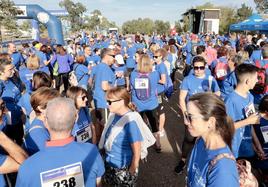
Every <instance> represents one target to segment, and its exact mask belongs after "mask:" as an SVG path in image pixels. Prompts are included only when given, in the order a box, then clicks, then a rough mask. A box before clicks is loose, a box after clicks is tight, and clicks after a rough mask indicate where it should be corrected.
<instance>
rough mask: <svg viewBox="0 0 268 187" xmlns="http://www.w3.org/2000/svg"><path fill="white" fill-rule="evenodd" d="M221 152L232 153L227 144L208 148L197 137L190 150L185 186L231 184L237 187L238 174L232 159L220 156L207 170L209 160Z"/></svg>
mask: <svg viewBox="0 0 268 187" xmlns="http://www.w3.org/2000/svg"><path fill="white" fill-rule="evenodd" d="M222 153H228V154H232V153H231V150H230V149H229V147H228V146H226V147H224V148H220V149H215V150H210V149H207V148H206V145H205V142H204V140H203V139H202V138H199V139H198V140H197V142H196V144H195V146H194V148H193V150H192V153H191V157H190V160H189V163H188V168H187V173H188V175H187V186H189V187H205V186H206V187H209V186H226V187H227V186H232V187H239V176H238V171H237V168H236V163H235V161H234V160H231V159H229V158H222V159H220V160H218V161H217V163H216V164H215V166H214V167H212V169H211V170H210V171H208V169H209V166H210V161H211V160H212V159H214V158H215V157H216V156H217V155H219V154H222Z"/></svg>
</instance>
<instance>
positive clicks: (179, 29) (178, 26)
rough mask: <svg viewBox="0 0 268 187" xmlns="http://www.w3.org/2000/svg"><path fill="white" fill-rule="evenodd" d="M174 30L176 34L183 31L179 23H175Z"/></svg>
mask: <svg viewBox="0 0 268 187" xmlns="http://www.w3.org/2000/svg"><path fill="white" fill-rule="evenodd" d="M175 29H176V32H177V33H181V32H182V31H183V28H182V26H181V24H180V22H179V21H175Z"/></svg>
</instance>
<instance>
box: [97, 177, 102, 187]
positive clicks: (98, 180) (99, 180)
mask: <svg viewBox="0 0 268 187" xmlns="http://www.w3.org/2000/svg"><path fill="white" fill-rule="evenodd" d="M96 187H101V177H99V178H97V179H96Z"/></svg>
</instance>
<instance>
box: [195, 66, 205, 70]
mask: <svg viewBox="0 0 268 187" xmlns="http://www.w3.org/2000/svg"><path fill="white" fill-rule="evenodd" d="M193 68H194V70H199V69H200V70H204V69H205V66H194V67H193Z"/></svg>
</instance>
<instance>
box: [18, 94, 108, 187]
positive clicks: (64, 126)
mask: <svg viewBox="0 0 268 187" xmlns="http://www.w3.org/2000/svg"><path fill="white" fill-rule="evenodd" d="M76 116H77V114H76V108H75V105H74V102H73V100H71V99H69V98H60V97H59V98H55V99H53V100H51V101H50V102H48V105H47V109H46V122H45V123H46V126H47V127H48V130H49V133H50V137H51V139H50V141H48V142H47V144H46V146H47V147H46V148H45V149H44V150H42V151H39V152H37V153H36V154H34V155H33V156H31V157H30V158H29V159H27V160H26V161H25V162H24V163H23V164H22V165H21V167H20V169H19V172H18V177H17V181H16V186H17V187H19V186H21V187H30V186H35V187H39V186H40V187H41V186H60V184H65V186H100V183H101V176H102V175H103V174H104V164H103V161H102V158H101V156H100V154H99V152H98V149H97V147H96V146H95V145H93V144H89V143H78V142H75V141H74V137H73V136H71V131H72V128H73V125H74V123H75V120H76ZM73 153H78V154H73ZM52 158H53V159H52Z"/></svg>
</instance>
